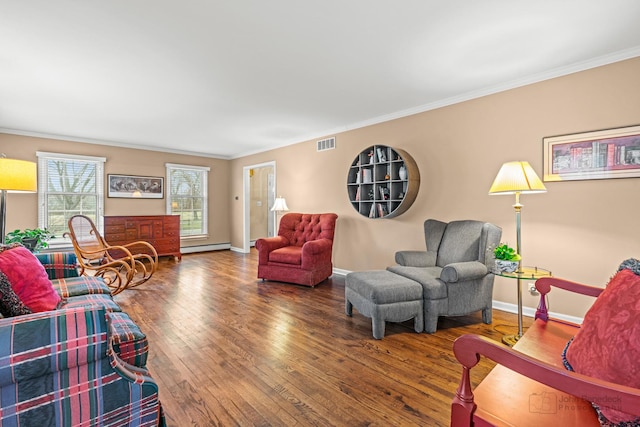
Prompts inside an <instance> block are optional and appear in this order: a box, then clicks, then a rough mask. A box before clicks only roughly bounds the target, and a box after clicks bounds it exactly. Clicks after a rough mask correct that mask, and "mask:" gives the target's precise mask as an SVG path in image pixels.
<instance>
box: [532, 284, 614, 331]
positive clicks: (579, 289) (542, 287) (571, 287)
mask: <svg viewBox="0 0 640 427" xmlns="http://www.w3.org/2000/svg"><path fill="white" fill-rule="evenodd" d="M551 286H554V287H556V288H560V289H564V290H566V291H569V292H575V293H578V294H581V295H588V296H592V297H598V296H599V295H600V294H601V293H602V291H603V290H604V289H603V288H598V287H595V286H589V285H584V284H582V283H577V282H572V281H570V280H566V279H561V278H559V277H542V278H540V279H538V280H536V289H537V290H538V292H540V302H539V303H538V309H537V310H536V314H535V318H536V319H542V320H544V321H547V320H549V311H548V310H547V299H546V297H547V294H548V293H549V292H551Z"/></svg>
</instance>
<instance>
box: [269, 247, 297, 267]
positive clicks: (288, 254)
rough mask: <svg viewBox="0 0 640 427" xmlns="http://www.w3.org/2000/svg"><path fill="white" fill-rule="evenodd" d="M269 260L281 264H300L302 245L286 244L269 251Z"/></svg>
mask: <svg viewBox="0 0 640 427" xmlns="http://www.w3.org/2000/svg"><path fill="white" fill-rule="evenodd" d="M269 262H279V263H282V264H295V265H300V264H302V246H286V247H284V248H280V249H276V250H274V251H271V253H269Z"/></svg>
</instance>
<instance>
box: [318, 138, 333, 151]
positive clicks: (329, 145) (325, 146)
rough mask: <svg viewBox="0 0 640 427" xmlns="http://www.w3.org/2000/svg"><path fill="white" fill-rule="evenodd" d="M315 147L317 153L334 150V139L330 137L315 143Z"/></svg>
mask: <svg viewBox="0 0 640 427" xmlns="http://www.w3.org/2000/svg"><path fill="white" fill-rule="evenodd" d="M316 147H317V148H316V149H317V150H318V151H325V150H333V149H334V148H336V137H335V136H332V137H331V138H326V139H322V140H320V141H317V142H316Z"/></svg>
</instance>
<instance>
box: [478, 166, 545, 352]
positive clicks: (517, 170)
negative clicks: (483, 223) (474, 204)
mask: <svg viewBox="0 0 640 427" xmlns="http://www.w3.org/2000/svg"><path fill="white" fill-rule="evenodd" d="M546 191H547V189H546V187H545V186H544V184H543V183H542V181H541V180H540V178H538V175H536V172H535V171H534V170H533V168H532V167H531V165H530V164H529V162H523V161H518V162H507V163H505V164H503V165H502V167H501V168H500V170H499V171H498V175H497V176H496V179H495V180H494V181H493V184H492V185H491V189H490V190H489V194H491V195H493V194H515V195H516V204H515V205H513V208H514V209H515V210H516V253H517V254H518V255H520V261H518V270H517V271H516V272H515V276H514V277H516V278H517V279H518V335H517V336H516V337H515V338H514V339H513V341H517V340H518V338H520V337H521V336H522V287H521V279H522V276H523V269H522V253H521V249H522V242H521V238H520V214H521V211H522V204H520V194H535V193H546ZM510 344H511V343H510Z"/></svg>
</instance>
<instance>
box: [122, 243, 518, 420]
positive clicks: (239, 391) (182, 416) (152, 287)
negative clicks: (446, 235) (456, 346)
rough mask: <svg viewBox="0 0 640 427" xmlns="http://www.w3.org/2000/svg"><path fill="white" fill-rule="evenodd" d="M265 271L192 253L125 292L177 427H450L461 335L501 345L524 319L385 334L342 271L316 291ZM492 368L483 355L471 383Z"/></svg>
mask: <svg viewBox="0 0 640 427" xmlns="http://www.w3.org/2000/svg"><path fill="white" fill-rule="evenodd" d="M256 277H257V253H256V251H255V250H252V251H251V253H249V254H239V253H236V252H231V251H217V252H207V253H200V254H186V255H184V256H183V258H182V261H181V262H176V261H174V260H173V259H172V258H162V259H161V261H160V266H159V269H158V272H157V273H156V274H155V275H154V277H153V278H152V279H151V280H150V281H149V282H147V283H145V284H144V285H142V286H140V287H137V288H134V289H130V290H126V291H124V292H122V293H120V294H118V295H116V297H115V299H116V301H117V302H118V303H119V304H120V306H121V307H122V309H123V311H125V312H126V313H128V314H129V316H130V317H131V318H132V319H133V320H134V321H135V322H136V323H137V324H138V325H139V326H140V328H141V329H142V331H143V332H144V333H145V334H146V335H147V338H148V340H149V344H150V355H149V361H148V367H149V369H150V371H151V373H152V375H153V377H154V378H155V379H156V381H157V382H158V385H159V388H160V399H161V401H162V404H163V407H164V410H165V413H166V418H167V422H168V424H169V425H170V426H176V427H178V426H179V427H182V426H301V427H303V426H347V425H348V426H389V425H396V426H446V425H448V424H449V413H450V404H451V399H452V397H453V394H454V392H455V389H456V387H457V386H458V382H459V380H460V374H461V367H460V365H459V364H458V362H457V361H456V359H455V357H454V355H453V352H452V346H453V341H454V340H455V339H456V338H457V337H459V336H460V335H462V334H465V333H477V334H481V335H484V336H487V337H489V338H492V339H496V340H500V339H501V337H502V333H503V332H504V331H503V329H504V328H505V327H507V328H509V327H511V328H512V327H515V325H516V324H517V320H516V316H515V315H512V314H509V313H504V312H500V311H496V310H494V324H493V325H485V324H483V323H482V322H481V316H480V313H477V314H474V315H470V316H462V317H456V318H443V319H441V321H440V323H439V326H438V331H437V332H436V333H435V334H432V335H429V334H417V333H415V332H414V331H413V321H408V322H402V323H387V325H386V333H385V337H384V339H382V340H375V339H373V337H372V334H371V319H369V318H366V317H364V316H362V315H360V314H359V313H358V312H357V311H356V310H354V315H353V317H348V316H346V315H345V313H344V278H343V277H340V276H334V277H332V278H330V279H328V280H327V281H325V282H323V283H321V284H320V285H318V286H316V287H315V288H308V287H304V286H298V285H291V284H284V283H277V282H262V281H261V280H259V279H257V278H256ZM525 320H527V319H526V318H525ZM527 321H529V322H530V319H529V320H527ZM525 325H527V323H525ZM498 326H499V328H498V329H500V330H496V329H497V327H498ZM492 367H493V364H492V362H490V361H487V360H481V362H480V363H479V364H478V366H477V367H476V368H474V370H472V382H473V384H474V385H476V384H477V383H479V381H480V380H481V379H482V378H483V377H484V376H485V375H486V374H487V373H488V372H489V370H491V368H492Z"/></svg>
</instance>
